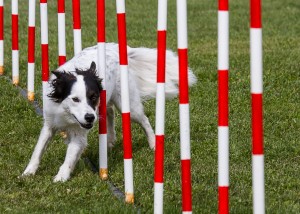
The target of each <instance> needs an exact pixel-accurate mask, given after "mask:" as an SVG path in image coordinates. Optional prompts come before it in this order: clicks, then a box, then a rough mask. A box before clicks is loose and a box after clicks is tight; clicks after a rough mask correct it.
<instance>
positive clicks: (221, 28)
mask: <svg viewBox="0 0 300 214" xmlns="http://www.w3.org/2000/svg"><path fill="white" fill-rule="evenodd" d="M228 72H229V12H228V0H219V8H218V191H219V198H218V202H219V205H218V207H219V208H218V209H219V213H220V214H227V213H229V128H228Z"/></svg>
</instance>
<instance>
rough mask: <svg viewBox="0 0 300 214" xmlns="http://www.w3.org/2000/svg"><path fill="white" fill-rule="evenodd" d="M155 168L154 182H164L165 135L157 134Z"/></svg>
mask: <svg viewBox="0 0 300 214" xmlns="http://www.w3.org/2000/svg"><path fill="white" fill-rule="evenodd" d="M155 138H156V139H155V140H156V142H155V169H154V182H156V183H163V182H164V141H165V136H164V135H156V136H155Z"/></svg>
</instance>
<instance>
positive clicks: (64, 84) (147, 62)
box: [22, 43, 197, 182]
mask: <svg viewBox="0 0 300 214" xmlns="http://www.w3.org/2000/svg"><path fill="white" fill-rule="evenodd" d="M128 61H129V63H128V64H129V66H128V71H129V77H128V78H129V93H130V111H131V112H130V114H131V120H132V121H134V122H137V123H138V124H139V125H140V126H141V127H142V128H143V129H144V131H145V134H146V136H147V139H148V143H149V146H150V148H151V149H154V146H155V134H154V132H153V129H152V127H151V125H150V123H149V120H148V118H147V116H146V115H145V114H144V108H143V104H142V101H144V100H147V99H150V98H154V97H155V96H156V70H157V69H156V61H157V50H156V49H149V48H130V47H128ZM95 62H97V46H93V47H90V48H86V49H84V50H83V51H81V52H80V53H78V54H77V55H76V56H74V57H73V58H72V59H71V60H69V61H68V62H66V63H65V64H64V65H62V66H60V67H59V68H58V69H57V70H55V71H53V72H52V75H51V78H50V81H49V85H48V87H47V89H46V90H47V95H48V96H47V97H46V98H45V101H44V102H45V103H44V126H43V128H42V130H41V133H40V136H39V139H38V142H37V145H36V146H35V149H34V152H33V154H32V156H31V159H30V162H29V164H28V166H27V167H26V169H25V171H24V172H23V174H22V175H23V176H26V175H33V174H35V173H36V171H37V169H38V166H39V164H40V161H41V157H42V155H43V152H44V151H45V149H46V147H47V144H48V143H49V141H50V140H51V138H52V136H53V135H54V134H55V132H57V131H60V130H62V131H64V132H65V133H66V134H67V138H66V144H67V145H68V148H67V153H66V157H65V161H64V163H63V164H62V166H61V167H60V169H59V171H58V173H57V175H56V176H55V178H54V182H58V181H66V180H68V179H69V178H70V174H71V173H72V171H73V169H74V167H75V165H76V163H77V161H78V159H79V157H80V155H81V154H82V152H83V150H84V149H85V147H86V146H87V134H88V131H89V130H90V129H91V128H92V127H93V124H94V122H95V121H96V119H97V112H98V105H99V93H100V90H102V87H101V80H100V79H99V77H98V76H97V72H96V64H95ZM188 79H189V85H190V86H191V85H193V84H194V83H196V81H197V78H196V77H195V75H194V74H193V73H192V71H191V70H190V69H189V70H188ZM120 89H121V87H120V73H119V49H118V44H113V43H107V44H106V90H107V99H106V100H107V103H106V104H107V132H108V133H107V135H108V139H107V141H108V146H109V147H112V146H113V145H114V142H115V141H116V133H115V128H114V107H113V106H115V107H116V108H117V109H118V110H119V111H120V110H121V91H120ZM165 91H166V98H172V97H175V96H176V95H177V94H178V57H177V56H176V54H175V53H173V52H171V51H167V53H166V84H165Z"/></svg>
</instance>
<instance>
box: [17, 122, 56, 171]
mask: <svg viewBox="0 0 300 214" xmlns="http://www.w3.org/2000/svg"><path fill="white" fill-rule="evenodd" d="M53 134H54V130H53V129H52V128H50V127H49V126H48V125H47V124H46V123H45V124H44V126H43V128H42V130H41V133H40V137H39V140H38V143H37V144H36V146H35V148H34V151H33V153H32V156H31V159H30V161H29V164H28V165H27V167H26V169H25V171H24V172H23V174H22V176H26V175H34V174H35V172H36V170H37V169H38V167H39V164H40V161H41V158H42V155H43V153H44V152H45V150H46V147H47V145H48V143H49V141H50V140H51V138H52V136H53Z"/></svg>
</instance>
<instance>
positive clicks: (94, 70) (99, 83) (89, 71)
mask: <svg viewBox="0 0 300 214" xmlns="http://www.w3.org/2000/svg"><path fill="white" fill-rule="evenodd" d="M88 73H90V74H91V75H92V77H93V78H94V79H95V80H96V81H97V83H98V87H99V91H101V90H102V89H103V88H102V84H101V82H102V79H101V78H99V76H98V75H97V70H96V63H95V62H94V61H92V63H91V66H90V69H89V70H88Z"/></svg>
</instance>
